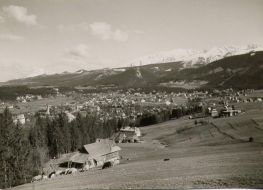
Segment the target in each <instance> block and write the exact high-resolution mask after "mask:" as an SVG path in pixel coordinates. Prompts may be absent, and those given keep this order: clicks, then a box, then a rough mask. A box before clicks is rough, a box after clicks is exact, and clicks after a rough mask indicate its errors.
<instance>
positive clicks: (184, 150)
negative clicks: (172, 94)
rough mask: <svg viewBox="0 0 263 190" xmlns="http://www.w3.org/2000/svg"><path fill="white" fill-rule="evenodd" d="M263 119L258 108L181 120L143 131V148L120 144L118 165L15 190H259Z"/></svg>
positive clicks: (262, 174)
mask: <svg viewBox="0 0 263 190" xmlns="http://www.w3.org/2000/svg"><path fill="white" fill-rule="evenodd" d="M246 106H248V104H247V105H246ZM262 114H263V109H262V105H259V103H258V104H257V105H250V109H249V110H247V111H246V112H245V113H243V114H241V115H238V116H235V117H229V118H218V119H212V118H208V119H205V120H204V121H202V122H198V124H197V125H195V124H194V120H189V119H188V118H187V117H184V118H181V119H178V120H171V121H168V122H165V123H161V124H157V125H152V126H148V127H144V128H142V129H141V130H142V133H143V137H142V138H143V142H142V143H134V144H120V146H121V147H122V151H121V155H122V160H121V164H120V165H117V166H114V167H112V168H109V169H105V170H101V169H97V170H91V171H87V172H82V173H76V174H74V175H67V176H60V177H57V178H54V179H50V180H44V181H39V182H35V183H32V184H25V185H22V186H18V187H15V188H13V189H17V190H23V189H40V190H44V189H65V190H66V189H85V188H107V189H108V188H113V189H120V188H158V189H159V188H160V189H163V188H166V189H167V188H262V187H263V115H262ZM199 120H202V119H199ZM250 137H253V139H254V141H253V142H249V138H250Z"/></svg>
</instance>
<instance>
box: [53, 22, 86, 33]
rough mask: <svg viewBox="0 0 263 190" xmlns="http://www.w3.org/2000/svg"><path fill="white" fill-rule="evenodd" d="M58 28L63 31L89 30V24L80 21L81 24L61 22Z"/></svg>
mask: <svg viewBox="0 0 263 190" xmlns="http://www.w3.org/2000/svg"><path fill="white" fill-rule="evenodd" d="M57 28H58V30H59V31H61V32H64V31H71V32H73V31H89V29H90V28H89V24H87V23H84V22H83V23H79V24H72V25H64V24H60V25H58V26H57Z"/></svg>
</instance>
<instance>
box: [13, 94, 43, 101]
mask: <svg viewBox="0 0 263 190" xmlns="http://www.w3.org/2000/svg"><path fill="white" fill-rule="evenodd" d="M42 99H43V98H42V96H41V95H32V94H27V95H25V96H18V97H17V98H16V101H17V102H22V103H26V102H31V101H34V100H42Z"/></svg>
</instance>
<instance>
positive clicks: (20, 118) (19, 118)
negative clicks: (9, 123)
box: [13, 114, 26, 125]
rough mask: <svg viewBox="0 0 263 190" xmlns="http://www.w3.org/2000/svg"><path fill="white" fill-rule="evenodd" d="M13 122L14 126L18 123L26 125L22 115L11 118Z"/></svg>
mask: <svg viewBox="0 0 263 190" xmlns="http://www.w3.org/2000/svg"><path fill="white" fill-rule="evenodd" d="M13 122H14V123H15V124H17V123H20V124H22V125H24V124H25V123H26V118H25V115H24V114H18V115H16V116H14V117H13Z"/></svg>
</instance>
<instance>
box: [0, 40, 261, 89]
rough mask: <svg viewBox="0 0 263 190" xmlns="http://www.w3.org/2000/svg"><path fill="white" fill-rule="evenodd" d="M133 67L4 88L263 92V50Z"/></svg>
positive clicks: (140, 62) (168, 58) (190, 53)
mask: <svg viewBox="0 0 263 190" xmlns="http://www.w3.org/2000/svg"><path fill="white" fill-rule="evenodd" d="M131 63H132V65H133V67H123V68H111V69H99V70H93V71H87V70H83V69H81V70H78V71H76V72H73V73H70V72H63V73H60V74H52V75H39V76H35V77H29V78H24V79H17V80H11V81H7V82H4V83H1V85H28V86H42V85H50V86H66V87H79V86H82V87H90V86H92V87H97V86H105V85H106V86H107V85H108V86H109V85H110V86H115V87H138V86H149V85H152V86H164V87H169V88H187V89H189V88H190V89H191V88H229V87H233V88H263V75H262V74H263V48H260V47H259V46H256V45H249V46H242V47H235V46H227V47H220V48H212V49H210V50H204V51H197V50H183V49H179V50H178V49H177V50H172V51H168V52H161V53H158V54H155V55H151V56H145V57H143V58H139V59H137V60H134V61H132V62H131Z"/></svg>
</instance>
